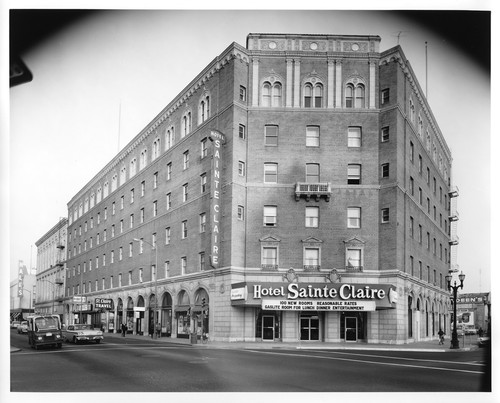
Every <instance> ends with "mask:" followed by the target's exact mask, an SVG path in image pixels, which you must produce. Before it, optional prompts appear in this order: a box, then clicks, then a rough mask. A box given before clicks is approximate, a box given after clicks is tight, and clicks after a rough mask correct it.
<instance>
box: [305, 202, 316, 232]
mask: <svg viewBox="0 0 500 403" xmlns="http://www.w3.org/2000/svg"><path fill="white" fill-rule="evenodd" d="M306 227H308V228H318V227H319V207H306Z"/></svg>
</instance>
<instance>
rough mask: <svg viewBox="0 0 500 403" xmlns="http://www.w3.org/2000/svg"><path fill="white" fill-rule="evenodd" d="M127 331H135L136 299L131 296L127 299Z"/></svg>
mask: <svg viewBox="0 0 500 403" xmlns="http://www.w3.org/2000/svg"><path fill="white" fill-rule="evenodd" d="M125 324H126V325H127V333H132V332H133V331H134V301H132V298H131V297H128V299H127V313H126V323H125Z"/></svg>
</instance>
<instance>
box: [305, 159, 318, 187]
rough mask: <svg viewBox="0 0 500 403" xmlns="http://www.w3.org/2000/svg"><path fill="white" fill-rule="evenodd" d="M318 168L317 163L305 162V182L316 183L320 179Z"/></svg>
mask: <svg viewBox="0 0 500 403" xmlns="http://www.w3.org/2000/svg"><path fill="white" fill-rule="evenodd" d="M319 168H320V167H319V164H306V182H307V183H318V182H319V181H320V176H319V171H320V169H319Z"/></svg>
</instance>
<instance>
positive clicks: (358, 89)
mask: <svg viewBox="0 0 500 403" xmlns="http://www.w3.org/2000/svg"><path fill="white" fill-rule="evenodd" d="M345 107H346V108H365V86H364V85H363V84H361V83H356V84H353V83H348V84H347V85H346V87H345Z"/></svg>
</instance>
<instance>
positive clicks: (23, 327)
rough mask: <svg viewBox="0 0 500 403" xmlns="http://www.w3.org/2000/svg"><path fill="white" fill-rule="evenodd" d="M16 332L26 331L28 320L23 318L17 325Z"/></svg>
mask: <svg viewBox="0 0 500 403" xmlns="http://www.w3.org/2000/svg"><path fill="white" fill-rule="evenodd" d="M17 333H28V321H26V320H23V321H22V322H21V323H20V324H19V325H17Z"/></svg>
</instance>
